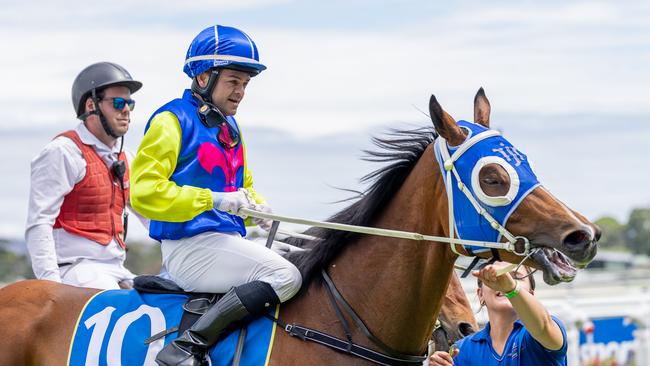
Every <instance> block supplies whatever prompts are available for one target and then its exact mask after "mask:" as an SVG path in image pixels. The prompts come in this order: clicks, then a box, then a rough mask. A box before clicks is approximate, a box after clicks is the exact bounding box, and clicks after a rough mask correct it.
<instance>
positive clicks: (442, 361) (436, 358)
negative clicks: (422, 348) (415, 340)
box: [429, 351, 454, 366]
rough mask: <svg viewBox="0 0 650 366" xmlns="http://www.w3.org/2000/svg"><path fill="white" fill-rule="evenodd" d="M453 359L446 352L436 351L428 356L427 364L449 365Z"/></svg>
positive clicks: (435, 365)
mask: <svg viewBox="0 0 650 366" xmlns="http://www.w3.org/2000/svg"><path fill="white" fill-rule="evenodd" d="M453 364H454V360H453V358H452V357H451V355H450V354H449V353H448V352H444V351H436V352H434V353H433V354H432V355H431V356H430V357H429V366H451V365H453Z"/></svg>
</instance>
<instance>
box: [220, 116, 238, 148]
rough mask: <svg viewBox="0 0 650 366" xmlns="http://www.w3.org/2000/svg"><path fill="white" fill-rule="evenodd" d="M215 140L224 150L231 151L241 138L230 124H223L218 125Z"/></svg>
mask: <svg viewBox="0 0 650 366" xmlns="http://www.w3.org/2000/svg"><path fill="white" fill-rule="evenodd" d="M217 140H219V144H221V146H223V147H224V148H225V149H232V148H234V147H235V146H237V145H239V142H240V141H241V138H240V137H239V133H238V132H237V131H236V130H235V129H234V128H232V127H231V126H230V123H228V122H224V123H222V124H221V125H219V132H218V133H217Z"/></svg>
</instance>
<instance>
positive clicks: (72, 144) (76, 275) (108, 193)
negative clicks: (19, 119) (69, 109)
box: [25, 62, 148, 289]
mask: <svg viewBox="0 0 650 366" xmlns="http://www.w3.org/2000/svg"><path fill="white" fill-rule="evenodd" d="M140 87H142V83H140V82H139V81H135V80H133V79H132V78H131V75H129V73H128V72H127V71H126V70H125V69H124V68H123V67H122V66H120V65H117V64H114V63H111V62H99V63H95V64H92V65H90V66H88V67H86V68H85V69H84V70H83V71H81V72H80V73H79V75H78V76H77V78H76V79H75V80H74V83H73V84H72V104H73V106H74V110H75V113H76V115H77V118H79V119H80V120H81V121H82V122H80V123H79V124H78V125H77V127H76V128H75V129H74V130H70V131H67V132H64V133H62V134H60V135H59V136H57V137H56V138H54V139H53V140H52V141H50V143H48V144H47V145H46V146H45V148H44V149H43V150H42V151H41V152H40V153H39V155H38V156H36V157H35V158H34V159H33V160H32V163H31V187H30V194H29V212H28V217H27V226H26V231H25V239H26V242H27V249H28V250H29V254H30V256H31V260H32V268H33V270H34V274H35V275H36V278H39V279H45V280H51V281H56V282H63V283H65V284H69V285H75V286H83V287H94V288H100V289H117V288H120V284H121V285H122V287H130V286H128V285H127V284H128V283H130V281H131V279H132V278H133V277H134V275H133V273H131V272H130V271H129V270H128V269H126V268H124V260H125V257H126V251H125V246H126V245H125V243H124V239H125V236H126V227H127V223H126V219H127V216H126V215H127V214H126V212H125V210H124V208H125V206H128V205H129V202H128V197H129V168H128V164H127V162H126V154H125V153H124V152H123V151H122V146H123V144H120V146H119V147H118V146H117V139H118V138H120V137H121V138H122V141H123V140H124V134H126V132H127V131H128V129H129V123H130V112H131V110H133V107H134V105H135V101H133V99H131V93H135V92H136V91H137V90H138V89H140ZM143 224H145V226H146V225H148V223H147V220H146V219H145V220H144V221H143Z"/></svg>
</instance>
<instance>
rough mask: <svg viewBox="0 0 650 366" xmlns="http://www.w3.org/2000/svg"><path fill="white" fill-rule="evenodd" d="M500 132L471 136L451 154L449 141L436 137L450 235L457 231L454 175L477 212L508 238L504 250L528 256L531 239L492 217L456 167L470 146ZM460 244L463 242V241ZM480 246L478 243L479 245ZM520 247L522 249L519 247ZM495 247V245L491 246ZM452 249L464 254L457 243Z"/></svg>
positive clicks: (501, 234)
mask: <svg viewBox="0 0 650 366" xmlns="http://www.w3.org/2000/svg"><path fill="white" fill-rule="evenodd" d="M499 135H500V133H499V131H495V130H488V131H486V132H483V133H480V134H477V135H474V136H472V137H471V138H469V139H468V140H467V141H465V142H464V143H462V144H461V145H460V146H459V147H458V149H456V151H454V152H453V154H451V155H450V154H449V145H448V143H447V141H446V140H445V139H444V138H443V137H438V139H436V142H435V143H436V144H437V145H438V146H437V147H438V149H437V151H439V152H440V154H441V156H442V159H443V162H442V165H443V167H444V177H445V188H446V189H445V190H446V192H447V202H448V204H447V206H448V207H449V216H448V217H449V220H448V221H449V237H450V238H453V237H454V233H455V232H456V225H455V219H454V217H455V216H454V190H453V182H452V180H453V179H452V177H455V178H456V182H457V184H456V186H457V187H458V189H459V190H460V191H461V192H462V193H463V194H464V195H465V197H467V199H468V200H469V202H470V203H471V204H472V207H474V209H475V210H476V213H478V214H479V215H480V216H482V217H483V218H485V220H487V222H489V223H490V226H491V227H492V229H494V230H496V231H497V232H498V233H499V235H500V236H501V237H503V238H505V239H506V240H507V243H503V244H505V245H504V247H503V248H501V249H504V250H507V251H509V252H513V253H514V254H516V255H519V256H528V255H529V254H530V241H529V240H528V238H526V237H524V236H515V235H513V234H512V233H510V231H508V229H506V228H505V226H503V225H502V224H501V223H499V222H498V221H497V220H495V219H494V217H492V215H490V214H489V213H488V212H487V211H486V210H485V209H484V208H483V207H482V206H481V205H480V204H479V203H478V202H477V200H476V198H474V195H473V194H472V192H471V191H470V190H469V189H468V188H467V184H466V183H464V182H463V180H462V179H461V177H460V175H459V174H458V170H457V169H456V166H455V164H454V163H455V162H456V161H457V160H458V159H459V158H460V157H461V156H462V155H463V154H464V153H465V152H466V151H467V150H469V148H471V147H472V146H474V145H476V144H477V143H478V142H480V141H482V140H485V139H487V138H490V137H494V136H499ZM459 244H463V243H462V242H461V243H459ZM469 245H472V244H469ZM477 246H478V245H477ZM518 247H519V248H520V249H518ZM491 248H493V247H491ZM451 250H452V251H453V252H454V253H456V254H457V255H463V254H461V253H460V252H459V251H458V250H457V249H456V244H455V243H454V244H451Z"/></svg>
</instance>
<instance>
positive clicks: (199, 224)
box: [131, 25, 302, 365]
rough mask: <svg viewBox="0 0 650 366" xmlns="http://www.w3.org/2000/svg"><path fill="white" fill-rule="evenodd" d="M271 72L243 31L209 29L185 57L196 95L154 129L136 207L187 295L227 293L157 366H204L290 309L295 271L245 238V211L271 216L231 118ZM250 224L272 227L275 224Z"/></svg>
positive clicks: (136, 181)
mask: <svg viewBox="0 0 650 366" xmlns="http://www.w3.org/2000/svg"><path fill="white" fill-rule="evenodd" d="M264 69H266V66H264V65H262V64H261V63H260V62H259V54H258V51H257V46H256V45H255V43H254V42H253V40H252V39H251V38H250V37H249V36H248V35H246V34H245V33H244V32H242V31H240V30H239V29H236V28H232V27H226V26H221V25H215V26H212V27H209V28H206V29H204V30H203V31H202V32H200V33H199V34H198V35H197V36H196V37H195V38H194V40H193V41H192V43H191V44H190V46H189V49H188V51H187V56H186V59H185V66H184V69H183V71H184V72H185V73H186V74H187V75H188V76H189V77H190V78H192V87H191V89H189V90H185V92H184V93H183V96H182V97H181V98H179V99H174V100H172V101H171V102H169V103H167V104H165V105H163V106H162V107H161V108H159V109H158V110H157V111H156V112H154V114H153V116H152V117H151V119H150V120H149V123H148V124H147V126H146V129H145V135H144V138H143V140H142V143H141V145H140V148H139V149H138V152H137V155H136V157H135V160H134V162H133V174H132V190H131V199H132V201H133V206H134V208H135V209H136V210H138V211H139V212H140V213H141V214H142V215H144V216H146V217H148V218H150V219H151V220H152V221H151V225H150V229H149V235H150V236H151V237H152V238H154V239H156V240H158V241H160V242H161V250H162V257H163V265H164V266H165V267H166V269H167V271H168V273H169V275H170V277H171V278H172V279H173V280H174V281H176V282H177V283H178V284H179V285H180V286H181V287H182V288H183V289H184V290H186V291H194V292H210V293H225V295H224V296H223V297H222V298H221V299H220V300H219V301H218V302H217V303H216V304H214V305H213V306H212V307H211V308H210V309H209V310H208V311H207V312H206V313H205V314H204V315H203V316H201V318H200V319H199V320H198V321H197V322H196V323H195V324H194V325H193V326H192V327H191V328H190V329H188V330H187V331H186V332H185V333H183V334H182V335H181V336H180V337H179V338H178V339H176V340H174V341H173V342H172V343H170V344H168V345H167V346H166V347H165V348H164V349H163V350H162V351H161V352H160V353H159V354H158V356H157V358H156V362H157V363H158V364H160V365H201V364H202V362H203V360H204V357H205V353H206V350H207V348H208V347H210V346H212V345H213V344H214V343H216V341H217V340H218V339H219V337H220V336H221V335H222V334H223V333H224V332H225V330H226V328H227V326H228V325H229V324H230V323H232V322H234V321H239V320H242V319H243V318H245V317H248V316H249V315H259V314H261V313H263V312H265V311H267V310H268V309H269V308H272V307H274V306H275V305H277V304H279V303H280V302H284V301H287V300H289V299H290V298H291V297H292V296H293V295H295V294H296V293H297V292H298V290H299V289H300V285H301V283H302V277H301V275H300V272H299V271H298V269H297V268H296V267H295V266H294V265H293V264H291V263H289V262H288V261H287V260H286V259H284V258H283V257H281V256H280V255H278V254H277V253H275V252H273V251H271V250H270V249H267V248H266V247H264V246H263V245H260V244H257V243H254V242H252V241H249V240H246V239H244V238H243V236H244V235H246V228H245V221H244V219H243V218H242V217H239V216H237V212H238V211H239V209H240V208H253V209H257V210H262V211H266V212H270V211H271V210H270V208H269V207H268V205H267V204H266V202H265V200H264V199H263V198H262V197H261V196H260V195H258V194H257V193H256V192H255V190H254V189H253V179H252V176H251V173H250V171H249V170H248V167H247V164H246V151H245V145H244V142H243V138H242V136H243V135H242V133H241V131H240V127H239V125H238V124H237V122H236V121H235V119H234V118H233V116H234V115H235V113H236V112H237V108H238V107H239V104H240V103H241V101H242V99H243V98H244V92H245V89H246V86H247V85H248V82H249V81H250V79H251V78H252V77H254V76H256V75H257V74H259V73H260V72H261V71H263V70H264ZM247 223H252V224H260V226H263V227H268V226H270V222H269V221H268V220H251V221H248V220H247Z"/></svg>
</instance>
